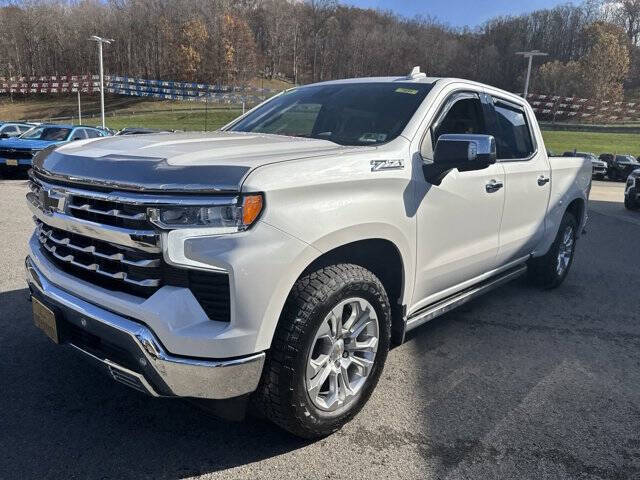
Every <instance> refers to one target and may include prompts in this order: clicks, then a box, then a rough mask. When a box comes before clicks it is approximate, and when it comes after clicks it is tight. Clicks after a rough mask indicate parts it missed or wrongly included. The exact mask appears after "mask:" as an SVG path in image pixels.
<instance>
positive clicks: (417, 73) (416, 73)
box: [407, 65, 427, 80]
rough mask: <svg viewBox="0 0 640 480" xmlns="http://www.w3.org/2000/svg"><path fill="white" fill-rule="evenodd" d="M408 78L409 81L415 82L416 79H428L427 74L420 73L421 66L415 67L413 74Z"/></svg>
mask: <svg viewBox="0 0 640 480" xmlns="http://www.w3.org/2000/svg"><path fill="white" fill-rule="evenodd" d="M407 78H408V79H409V80H413V79H415V78H427V74H426V73H423V72H421V71H420V66H419V65H416V66H415V67H413V69H412V70H411V73H409V75H407Z"/></svg>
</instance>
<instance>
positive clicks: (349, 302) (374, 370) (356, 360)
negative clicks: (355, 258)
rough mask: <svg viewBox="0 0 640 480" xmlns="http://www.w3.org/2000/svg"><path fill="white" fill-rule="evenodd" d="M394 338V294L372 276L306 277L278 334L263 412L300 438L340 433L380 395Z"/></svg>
mask: <svg viewBox="0 0 640 480" xmlns="http://www.w3.org/2000/svg"><path fill="white" fill-rule="evenodd" d="M390 335H391V314H390V306H389V301H388V299H387V294H386V292H385V290H384V287H383V286H382V284H381V283H380V281H379V280H378V279H377V278H376V276H375V275H373V274H372V273H371V272H369V271H368V270H366V269H364V268H362V267H360V266H357V265H351V264H339V265H332V266H329V267H325V268H321V269H319V270H317V271H315V272H312V273H309V274H307V275H305V276H303V277H302V278H300V279H299V280H298V281H297V282H296V284H295V286H294V288H293V290H292V292H291V294H290V295H289V298H288V300H287V302H286V305H285V308H284V311H283V313H282V316H281V318H280V322H279V324H278V328H277V329H276V333H275V336H274V340H273V343H272V346H271V349H270V350H269V353H268V356H267V361H266V364H265V369H264V372H263V376H262V379H261V382H260V385H259V387H258V391H257V392H256V394H255V397H254V400H255V404H256V406H257V408H258V409H259V411H260V413H262V414H264V415H265V416H266V417H267V418H269V419H270V420H272V421H273V422H275V423H276V424H277V425H279V426H280V427H282V428H284V429H286V430H288V431H289V432H291V433H293V434H294V435H297V436H300V437H305V438H317V437H322V436H325V435H328V434H331V433H333V432H335V431H336V430H338V429H339V428H340V427H342V426H343V425H344V424H345V423H347V422H348V421H349V420H351V419H352V418H353V417H354V416H355V415H356V414H357V413H358V411H360V409H361V408H362V407H363V405H364V404H365V403H366V401H367V400H368V398H369V396H370V395H371V393H372V391H373V389H374V388H375V386H376V384H377V382H378V378H379V377H380V374H381V372H382V368H383V366H384V362H385V360H386V357H387V352H388V350H389V341H390Z"/></svg>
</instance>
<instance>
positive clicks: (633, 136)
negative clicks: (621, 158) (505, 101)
mask: <svg viewBox="0 0 640 480" xmlns="http://www.w3.org/2000/svg"><path fill="white" fill-rule="evenodd" d="M542 136H543V137H544V143H545V145H546V146H547V148H548V149H551V150H552V151H553V152H554V153H556V154H562V153H563V152H566V151H572V150H573V149H574V148H575V149H577V150H578V151H580V152H593V153H595V154H596V155H599V154H601V153H605V152H606V153H630V154H631V155H640V134H637V133H603V132H563V131H550V130H549V131H543V132H542Z"/></svg>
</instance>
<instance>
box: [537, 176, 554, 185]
mask: <svg viewBox="0 0 640 480" xmlns="http://www.w3.org/2000/svg"><path fill="white" fill-rule="evenodd" d="M549 180H551V179H550V178H549V177H545V176H544V175H540V176H539V177H538V185H540V186H541V187H543V186H545V185H546V184H547V183H549Z"/></svg>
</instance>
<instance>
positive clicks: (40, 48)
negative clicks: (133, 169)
mask: <svg viewBox="0 0 640 480" xmlns="http://www.w3.org/2000/svg"><path fill="white" fill-rule="evenodd" d="M425 5H426V4H425ZM425 11H427V12H428V6H425ZM91 35H100V36H104V37H107V38H113V39H114V41H113V43H112V44H111V45H110V46H107V47H105V49H104V62H105V70H106V72H108V73H111V74H123V75H130V76H140V77H144V78H154V79H171V80H182V81H199V82H207V83H218V82H219V83H225V84H243V83H246V82H248V81H250V80H252V79H254V78H256V77H265V78H270V79H271V78H280V79H284V80H286V81H289V82H291V83H296V84H300V83H309V82H314V81H321V80H328V79H334V78H345V77H357V76H377V75H397V74H403V73H405V72H408V71H409V70H410V68H411V67H412V66H414V65H421V66H422V69H423V71H426V72H427V74H429V75H433V76H455V77H463V78H469V79H473V80H477V81H480V82H484V83H488V84H491V85H495V86H498V87H501V88H504V89H507V90H510V91H516V92H517V91H520V90H521V89H522V85H523V76H524V72H525V66H526V63H525V59H523V58H522V57H521V56H517V55H516V54H515V52H517V51H522V50H531V49H538V50H542V51H544V52H547V53H548V54H549V56H548V57H544V58H543V60H539V59H537V60H536V63H538V65H537V66H536V70H535V71H534V75H533V76H532V80H531V87H530V91H534V92H535V91H537V92H545V93H546V92H549V93H558V94H563V95H564V94H566V95H589V96H592V95H597V96H616V97H619V96H621V95H622V94H623V88H627V89H633V88H636V87H639V86H640V75H638V74H639V73H640V48H639V47H638V44H639V43H640V0H588V1H586V2H585V3H583V4H581V5H563V6H558V7H555V8H552V9H545V10H539V11H535V12H532V13H530V14H527V15H522V16H505V17H498V18H494V19H492V20H490V21H488V22H486V23H484V24H482V25H481V26H479V27H476V28H473V29H472V28H453V27H451V26H448V25H446V24H443V23H441V22H439V21H438V20H437V19H435V18H433V17H429V16H422V17H415V18H405V17H401V16H398V15H396V14H394V13H392V12H391V11H379V10H378V11H374V10H367V9H361V8H356V7H351V6H346V5H343V4H340V3H338V2H337V1H336V0H306V1H299V0H298V1H296V0H235V1H234V0H104V1H101V0H80V1H79V0H23V1H20V2H14V1H6V0H0V76H31V75H44V74H50V75H53V74H58V75H63V74H68V73H73V74H76V73H94V72H95V71H96V70H97V52H96V50H97V49H96V45H95V43H94V42H90V41H89V40H88V38H89V37H90V36H91ZM608 85H609V86H608Z"/></svg>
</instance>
